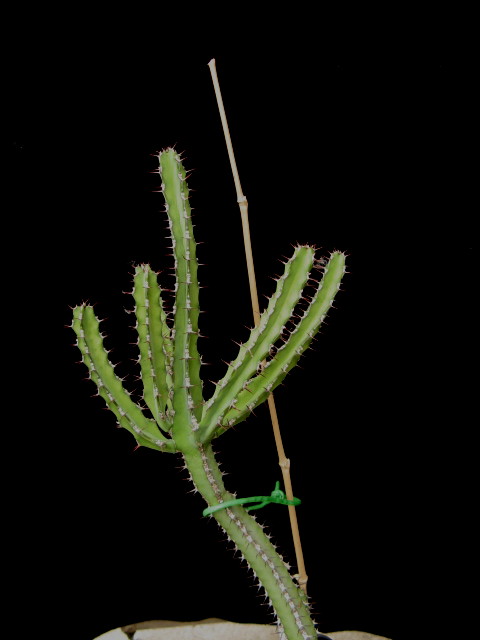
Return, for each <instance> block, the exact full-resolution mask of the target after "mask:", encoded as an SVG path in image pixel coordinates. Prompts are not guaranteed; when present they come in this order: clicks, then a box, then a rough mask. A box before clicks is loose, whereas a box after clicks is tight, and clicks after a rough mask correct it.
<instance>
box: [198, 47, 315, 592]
mask: <svg viewBox="0 0 480 640" xmlns="http://www.w3.org/2000/svg"><path fill="white" fill-rule="evenodd" d="M208 66H209V68H210V73H211V75H212V80H213V86H214V89H215V96H216V98H217V104H218V110H219V112H220V119H221V121H222V127H223V133H224V136H225V141H226V143H227V150H228V157H229V159H230V166H231V168H232V173H233V179H234V181H235V189H236V191H237V202H238V205H239V207H240V215H241V218H242V229H243V241H244V245H245V256H246V259H247V270H248V282H249V285H250V297H251V300H252V310H253V321H254V323H255V326H256V325H257V324H258V322H259V320H260V307H259V304H258V294H257V283H256V280H255V269H254V266H253V255H252V243H251V240H250V227H249V224H248V202H247V198H246V197H245V195H244V194H243V191H242V186H241V184H240V176H239V174H238V169H237V163H236V162H235V155H234V153H233V146H232V141H231V139H230V132H229V129H228V123H227V116H226V114H225V108H224V106H223V100H222V94H221V92H220V84H219V82H218V76H217V70H216V67H215V59H214V58H212V60H210V62H209V63H208ZM268 408H269V409H270V417H271V420H272V427H273V435H274V438H275V444H276V447H277V453H278V464H279V465H280V468H281V470H282V475H283V484H284V487H285V494H286V496H287V499H288V500H293V489H292V481H291V478H290V460H289V459H288V458H287V457H286V455H285V450H284V448H283V442H282V436H281V433H280V425H279V422H278V416H277V410H276V408H275V401H274V399H273V394H270V395H269V396H268ZM288 513H289V516H290V526H291V528H292V537H293V544H294V547H295V555H296V558H297V567H298V574H297V575H296V576H295V577H296V578H297V582H298V584H299V585H300V587H301V589H303V591H304V592H305V593H307V580H308V576H307V573H306V571H305V562H304V559H303V551H302V544H301V541H300V531H299V528H298V521H297V513H296V511H295V506H293V505H288Z"/></svg>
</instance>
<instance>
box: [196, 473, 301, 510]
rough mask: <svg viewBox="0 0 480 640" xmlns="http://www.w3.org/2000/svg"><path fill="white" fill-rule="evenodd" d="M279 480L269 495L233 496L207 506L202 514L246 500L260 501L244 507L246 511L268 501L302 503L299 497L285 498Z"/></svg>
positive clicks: (263, 504)
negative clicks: (232, 498)
mask: <svg viewBox="0 0 480 640" xmlns="http://www.w3.org/2000/svg"><path fill="white" fill-rule="evenodd" d="M279 487H280V481H278V482H277V483H276V484H275V489H274V490H273V491H272V493H271V494H270V495H269V496H252V497H251V498H235V500H226V501H225V502H221V503H220V504H216V505H214V506H213V507H207V508H206V509H204V510H203V515H204V516H208V515H210V514H212V513H215V511H220V509H228V507H233V506H234V505H236V504H246V503H247V502H260V504H256V505H253V506H252V507H246V508H245V510H246V511H253V510H254V509H262V508H263V507H265V506H266V505H267V504H269V503H270V502H275V503H276V504H293V505H295V506H296V505H298V504H302V501H301V500H300V498H294V499H293V500H287V498H286V497H285V494H284V493H283V491H282V490H281V489H280V488H279Z"/></svg>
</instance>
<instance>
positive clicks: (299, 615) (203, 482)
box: [183, 444, 317, 640]
mask: <svg viewBox="0 0 480 640" xmlns="http://www.w3.org/2000/svg"><path fill="white" fill-rule="evenodd" d="M183 455H184V459H185V464H186V466H187V468H188V470H189V471H190V474H191V477H192V480H193V482H194V484H195V486H196V488H197V489H198V491H199V492H200V493H201V494H202V496H203V498H204V499H205V501H206V502H207V504H208V505H209V506H214V505H218V504H219V503H221V502H225V501H227V500H231V499H233V498H234V496H233V495H232V494H231V493H229V492H228V491H227V490H226V489H225V486H224V484H223V480H222V473H221V471H220V469H219V467H218V464H217V462H216V460H215V455H214V453H213V450H212V448H211V445H201V444H198V446H197V447H189V450H188V453H184V454H183ZM212 517H214V518H215V519H216V520H217V521H218V523H219V524H220V526H221V527H222V528H223V529H224V531H225V532H226V533H227V535H228V537H229V538H230V539H231V540H232V541H233V542H234V544H235V546H236V548H237V549H238V550H239V551H240V552H241V554H242V556H243V557H244V558H245V560H246V561H247V562H248V564H249V566H250V567H251V569H253V571H254V573H255V575H256V577H257V578H258V580H259V581H260V584H261V585H262V586H263V587H264V589H265V591H266V592H267V595H268V597H269V598H270V601H271V603H272V606H273V608H274V609H275V612H276V614H277V617H278V619H279V626H280V638H281V639H282V638H283V639H285V638H286V639H287V640H298V639H299V638H302V639H303V640H307V639H310V640H313V639H314V638H316V637H317V633H316V630H315V626H314V623H313V621H312V619H311V617H310V613H309V610H308V605H307V603H306V596H305V594H304V593H303V591H302V590H301V589H300V588H299V587H298V585H296V584H295V582H294V581H293V579H292V577H291V576H290V574H289V572H288V569H287V567H286V565H285V564H284V562H283V560H282V559H281V558H280V556H279V555H278V553H277V551H276V550H275V547H274V546H273V545H272V543H271V542H270V540H269V539H268V538H267V536H266V535H265V533H264V531H263V529H262V527H261V526H260V525H259V524H258V522H256V520H255V519H254V518H253V517H252V516H250V515H249V514H248V512H247V511H246V510H245V509H244V508H243V507H241V506H239V505H236V506H233V507H229V508H226V509H221V510H219V511H216V512H215V513H214V514H213V515H212Z"/></svg>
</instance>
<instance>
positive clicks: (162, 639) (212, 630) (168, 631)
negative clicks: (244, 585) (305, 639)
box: [92, 618, 389, 640]
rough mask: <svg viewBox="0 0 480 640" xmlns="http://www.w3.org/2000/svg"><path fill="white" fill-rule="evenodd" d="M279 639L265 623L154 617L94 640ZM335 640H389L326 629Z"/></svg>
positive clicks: (276, 633) (360, 632) (370, 635)
mask: <svg viewBox="0 0 480 640" xmlns="http://www.w3.org/2000/svg"><path fill="white" fill-rule="evenodd" d="M132 633H133V634H134V635H133V640H191V638H192V637H195V638H196V640H278V632H277V627H276V626H274V625H263V624H240V623H238V622H229V621H228V620H221V619H220V618H207V619H205V620H196V621H193V622H176V621H173V620H150V621H147V622H140V623H138V624H132V625H127V626H125V627H118V628H117V629H112V630H111V631H107V632H106V633H103V634H102V635H100V636H97V637H96V638H93V639H92V640H129V638H132V635H131V634H132ZM325 633H326V634H327V635H328V636H329V637H330V638H332V640H389V638H385V637H383V636H377V635H373V634H371V633H366V632H365V631H334V632H325Z"/></svg>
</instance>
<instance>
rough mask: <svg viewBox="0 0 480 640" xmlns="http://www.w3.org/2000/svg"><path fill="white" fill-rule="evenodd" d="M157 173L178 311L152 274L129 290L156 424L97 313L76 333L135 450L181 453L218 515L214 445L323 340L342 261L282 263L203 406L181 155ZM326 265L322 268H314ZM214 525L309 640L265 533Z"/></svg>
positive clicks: (288, 633)
mask: <svg viewBox="0 0 480 640" xmlns="http://www.w3.org/2000/svg"><path fill="white" fill-rule="evenodd" d="M159 174H160V176H161V178H162V192H163V194H164V197H165V208H166V212H167V215H168V221H169V228H170V237H171V240H172V250H173V257H174V273H175V286H174V291H173V293H174V305H173V309H172V311H171V312H170V313H168V311H167V307H166V304H165V301H164V299H163V291H164V290H162V289H161V287H160V286H159V284H158V279H157V274H156V273H155V272H154V271H152V270H151V268H150V267H149V265H146V264H142V265H139V266H137V267H136V268H135V273H134V286H133V291H132V294H133V297H134V300H135V308H134V313H135V315H136V330H137V333H138V341H137V346H138V349H139V358H138V363H139V365H140V370H141V375H140V377H141V380H142V385H143V400H144V402H145V405H146V408H148V410H149V411H150V415H151V417H150V416H147V412H146V411H145V410H144V409H142V407H140V406H139V405H138V404H136V403H135V402H134V401H133V400H132V398H131V397H130V393H129V392H128V391H127V390H125V388H124V387H123V384H122V380H120V378H119V377H118V376H117V375H116V374H115V371H114V367H113V365H112V364H111V363H110V361H109V359H108V354H107V351H106V350H105V348H104V345H103V336H102V334H101V333H100V330H99V321H98V319H97V318H96V316H95V314H94V311H93V307H91V306H90V305H88V304H82V305H80V306H78V307H75V309H74V311H73V322H72V328H73V329H74V331H75V332H76V334H77V346H78V348H79V349H80V351H81V353H82V361H83V362H84V363H85V364H86V366H87V368H88V369H89V376H90V378H91V379H92V380H93V382H95V384H96V385H97V389H98V395H100V396H101V397H103V398H104V400H105V401H106V403H107V406H108V407H109V408H110V409H111V410H112V412H113V413H114V414H115V416H116V418H117V420H118V423H119V424H120V426H122V427H125V428H126V429H128V430H129V431H130V432H131V433H132V434H133V435H134V437H135V439H136V440H137V443H138V445H141V446H146V447H150V448H153V449H157V450H159V451H166V452H171V453H174V452H180V453H182V454H183V457H184V460H185V464H186V467H187V468H188V470H189V472H190V476H191V478H192V480H193V482H194V484H195V486H196V488H197V490H198V491H199V492H200V493H201V494H202V496H203V497H204V499H205V500H206V502H207V504H208V505H209V506H213V505H216V504H219V503H221V502H224V501H226V500H230V499H232V497H233V496H232V494H230V493H229V492H227V491H226V489H225V487H224V485H223V481H222V474H221V471H220V470H219V468H218V465H217V463H216V461H215V457H214V454H213V451H212V448H211V441H212V440H213V439H214V438H216V437H217V436H219V435H221V434H222V433H223V432H225V430H227V429H228V428H230V427H232V426H233V425H235V424H238V423H239V422H241V421H242V420H245V418H246V417H248V415H249V414H250V413H251V412H252V410H253V409H254V408H255V407H257V406H258V405H259V404H260V403H262V402H263V401H264V400H265V399H266V398H267V397H268V395H269V393H270V392H271V391H272V390H273V389H275V387H276V386H277V385H278V384H280V383H281V382H282V380H283V379H284V378H285V376H286V374H287V373H288V372H289V371H290V370H291V369H292V368H293V367H294V365H295V364H296V362H297V361H298V359H299V358H300V357H301V355H302V354H303V353H304V351H305V349H306V348H307V347H308V346H309V344H310V342H311V340H312V339H313V338H314V336H315V334H316V333H317V331H318V329H319V327H320V325H321V323H322V321H323V319H324V318H325V315H326V313H327V312H328V309H329V308H330V306H331V304H332V302H333V299H334V296H335V294H336V292H337V290H338V288H339V287H340V281H341V278H342V276H343V274H344V271H345V257H344V255H343V254H342V253H341V252H334V253H332V255H331V256H330V258H329V260H328V261H319V260H316V259H315V250H314V248H313V247H310V246H297V247H296V248H295V250H294V253H293V256H292V257H291V258H290V259H289V260H288V261H286V262H285V264H284V272H283V274H282V275H281V276H280V277H279V278H278V280H277V284H276V290H275V292H274V294H273V295H272V296H271V298H270V299H269V302H268V305H267V308H266V309H265V311H264V312H263V313H262V315H261V317H260V321H259V323H258V325H257V326H256V327H255V328H253V329H252V330H251V332H250V336H249V338H248V340H247V341H246V342H245V343H244V344H242V345H239V352H238V356H237V357H236V358H235V359H234V360H233V361H232V362H231V363H230V365H229V366H228V369H227V372H226V374H225V376H224V377H223V378H222V380H220V381H219V382H218V383H217V385H216V389H215V392H214V394H213V395H212V397H211V398H210V399H209V400H207V401H205V400H204V398H203V385H202V380H201V377H200V367H201V359H200V356H199V354H198V350H197V340H198V336H199V329H198V317H199V284H198V279H197V269H198V263H197V258H196V243H195V239H194V234H193V225H192V221H191V209H190V204H189V193H188V187H187V181H186V172H185V169H184V167H183V164H182V162H181V159H180V157H179V155H178V154H177V153H176V152H175V150H173V149H167V150H165V151H163V152H161V153H160V154H159ZM320 264H321V265H322V266H321V267H319V266H317V265H320ZM314 269H316V270H318V269H320V270H322V271H323V274H322V278H321V280H320V281H318V280H314V279H312V278H311V271H312V270H314ZM306 286H309V287H313V288H314V293H313V295H312V296H311V297H310V298H308V297H306V296H305V294H304V288H305V287H306ZM302 300H303V301H304V300H306V301H307V303H308V304H307V306H306V308H304V309H303V312H301V311H300V310H299V309H300V307H301V306H302ZM303 306H305V305H304V304H303ZM280 343H282V344H280ZM278 345H280V346H278ZM213 517H215V518H216V520H217V521H218V522H219V524H220V525H221V526H222V527H223V529H224V530H225V531H226V533H227V535H228V536H229V537H230V538H231V540H232V541H233V542H234V544H235V545H236V548H238V549H239V551H240V552H241V554H242V557H243V558H245V560H246V561H247V562H248V564H249V566H250V567H251V568H252V570H253V571H254V573H255V575H256V576H257V578H258V580H259V582H260V583H261V584H262V585H263V587H264V588H265V590H266V592H267V594H268V597H269V599H270V601H271V602H272V605H273V607H274V609H275V611H276V614H277V616H278V618H279V625H280V630H281V632H282V633H283V634H285V637H286V638H288V639H289V640H290V639H291V638H292V639H293V638H298V637H299V638H302V639H303V640H307V639H308V638H311V639H313V638H314V637H315V627H314V624H313V622H312V620H311V618H310V615H309V611H308V605H307V603H306V602H305V595H304V594H303V592H302V591H301V590H300V589H299V587H298V585H296V584H295V582H294V581H293V579H292V578H291V576H290V575H289V572H288V569H287V566H286V565H285V563H284V562H283V560H282V559H281V558H280V556H279V555H278V553H277V552H276V550H275V548H274V547H273V545H272V544H271V543H270V541H269V539H268V537H267V536H266V535H265V533H264V532H263V530H262V527H261V526H260V525H259V524H258V523H257V522H256V520H255V519H254V518H252V516H250V515H249V514H248V513H247V512H246V511H245V509H243V507H240V506H234V507H230V508H228V509H224V510H219V511H217V512H215V514H214V516H213Z"/></svg>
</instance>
